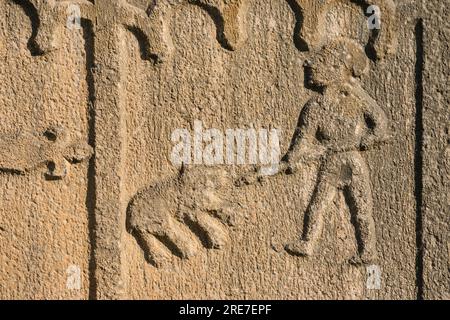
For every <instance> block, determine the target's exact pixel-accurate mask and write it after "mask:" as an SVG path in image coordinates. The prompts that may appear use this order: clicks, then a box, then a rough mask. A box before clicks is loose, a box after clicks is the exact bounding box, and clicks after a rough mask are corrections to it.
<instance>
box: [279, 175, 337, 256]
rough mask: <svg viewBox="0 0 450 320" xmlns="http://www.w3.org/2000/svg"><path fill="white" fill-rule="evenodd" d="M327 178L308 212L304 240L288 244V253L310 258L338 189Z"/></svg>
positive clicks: (320, 182)
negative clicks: (325, 215) (324, 217)
mask: <svg viewBox="0 0 450 320" xmlns="http://www.w3.org/2000/svg"><path fill="white" fill-rule="evenodd" d="M327 180H328V179H326V178H320V179H319V182H318V184H317V186H316V189H315V191H314V194H313V196H312V199H311V202H310V203H309V206H308V210H307V211H306V216H305V224H304V228H303V237H302V240H299V241H296V242H294V243H291V244H288V245H287V246H286V251H288V252H289V253H291V254H295V255H301V256H310V255H312V254H313V251H314V247H315V246H316V243H317V240H318V239H319V237H320V235H321V233H322V229H323V215H324V213H325V211H326V210H327V209H328V207H329V206H330V204H331V202H333V199H334V197H335V195H336V187H335V186H334V185H332V184H331V183H329V182H328V181H327Z"/></svg>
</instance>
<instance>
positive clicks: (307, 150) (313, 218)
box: [283, 39, 389, 263]
mask: <svg viewBox="0 0 450 320" xmlns="http://www.w3.org/2000/svg"><path fill="white" fill-rule="evenodd" d="M305 68H306V71H307V72H306V73H307V74H308V75H309V79H310V82H311V83H312V84H314V85H316V86H318V87H320V88H321V89H322V93H321V95H320V96H319V97H316V98H313V99H311V100H310V101H309V102H308V103H307V105H306V106H305V107H304V108H303V110H302V112H301V115H300V118H299V122H298V127H297V129H296V132H295V134H294V138H293V141H292V145H291V147H290V149H289V152H288V153H287V154H286V156H285V157H284V163H283V167H285V168H286V169H287V171H288V172H289V173H292V172H295V170H296V169H297V168H298V167H299V166H301V165H302V164H303V163H305V162H308V161H318V162H319V163H320V168H319V174H318V177H317V185H316V187H315V190H314V192H313V195H312V199H311V201H310V203H309V206H308V209H307V212H306V217H305V224H304V231H303V235H302V239H301V240H299V241H296V242H294V243H291V244H288V245H287V246H286V250H287V251H288V252H290V253H292V254H295V255H304V256H309V255H312V254H313V253H314V249H315V247H316V245H317V242H318V240H319V237H320V235H321V232H322V228H323V225H324V221H325V219H326V211H327V209H328V207H329V205H330V204H331V202H332V201H333V199H334V197H335V196H336V192H337V191H338V190H340V191H342V192H343V193H344V195H345V199H346V203H347V205H348V206H349V208H350V211H351V213H352V216H353V223H354V226H355V230H356V238H357V242H358V250H359V254H358V255H357V256H355V257H354V258H353V259H352V262H354V263H360V262H363V263H369V262H371V261H373V259H374V258H375V257H376V249H375V245H376V238H375V223H374V220H373V217H372V211H373V201H372V190H371V185H370V175H369V168H368V165H367V163H366V160H365V159H364V158H363V156H362V155H361V152H362V151H364V150H367V149H369V148H371V147H372V146H374V144H377V143H381V142H385V141H386V140H388V138H389V129H388V120H387V117H386V114H385V113H384V111H383V110H382V108H381V107H380V106H379V105H378V104H377V102H376V101H375V100H374V99H373V98H371V97H370V96H369V94H367V92H366V91H365V90H364V89H363V88H362V87H361V84H360V82H359V81H358V77H360V76H361V75H363V74H364V73H365V72H366V71H367V68H368V58H367V57H366V55H365V53H364V51H363V50H362V48H361V47H360V46H359V44H357V43H356V42H354V41H352V40H349V39H337V40H335V41H334V42H332V43H330V44H328V45H326V46H325V47H324V48H323V49H322V50H321V51H320V52H319V53H318V54H316V55H315V56H314V58H313V60H312V61H309V62H307V63H306V64H305Z"/></svg>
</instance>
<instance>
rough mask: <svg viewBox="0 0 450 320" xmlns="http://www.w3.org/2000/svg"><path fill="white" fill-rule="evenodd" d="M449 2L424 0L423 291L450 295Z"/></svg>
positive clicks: (429, 295) (428, 294)
mask: <svg viewBox="0 0 450 320" xmlns="http://www.w3.org/2000/svg"><path fill="white" fill-rule="evenodd" d="M449 14H450V12H449V8H448V6H445V5H444V3H442V2H440V1H425V2H424V6H423V11H422V17H423V22H422V26H420V27H419V30H418V31H419V32H422V33H423V38H422V39H423V53H424V58H423V61H422V63H423V72H424V74H423V78H422V87H423V88H422V93H423V97H422V98H423V128H422V129H423V149H422V152H423V199H422V200H423V202H422V213H423V220H422V223H423V226H422V227H423V248H422V249H421V250H423V251H421V254H422V255H423V256H422V259H423V275H424V277H423V288H422V290H423V296H424V298H426V299H446V300H448V299H450V238H449V235H450V232H449V222H450V221H449V218H450V217H449V213H450V198H449V194H450V193H449V190H450V184H449V183H450V127H449V126H450V109H449V96H450V95H449V65H450V61H449V56H448V52H449V42H450V28H449V27H450V25H449V23H448V20H447V19H446V17H447V16H448V15H449Z"/></svg>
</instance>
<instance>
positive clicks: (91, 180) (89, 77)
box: [82, 19, 97, 300]
mask: <svg viewBox="0 0 450 320" xmlns="http://www.w3.org/2000/svg"><path fill="white" fill-rule="evenodd" d="M82 27H83V37H84V46H85V54H86V83H87V87H88V95H89V96H88V101H87V102H88V111H87V112H88V115H87V116H88V139H89V145H90V146H92V147H93V148H94V150H95V145H96V143H95V110H94V104H95V83H94V73H93V70H94V66H95V46H94V27H93V25H92V22H91V21H90V20H86V19H82ZM95 161H96V158H95V153H94V155H93V156H92V158H91V159H90V161H89V166H88V173H87V192H86V208H87V211H88V230H89V243H90V254H89V271H88V272H89V274H88V277H89V291H88V297H89V299H91V300H93V299H96V296H97V281H96V278H95V270H96V268H97V264H96V262H95V248H96V246H97V241H96V234H95V230H96V217H95V205H96V194H97V191H96V179H95V177H96V173H95Z"/></svg>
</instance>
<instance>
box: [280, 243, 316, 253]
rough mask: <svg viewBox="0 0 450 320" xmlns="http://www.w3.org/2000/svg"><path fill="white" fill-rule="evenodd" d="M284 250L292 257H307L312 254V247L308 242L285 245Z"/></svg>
mask: <svg viewBox="0 0 450 320" xmlns="http://www.w3.org/2000/svg"><path fill="white" fill-rule="evenodd" d="M285 250H286V251H287V252H288V253H290V254H292V255H296V256H304V257H309V256H312V254H313V245H312V243H311V242H309V241H303V240H299V241H296V242H293V243H290V244H287V245H286V246H285Z"/></svg>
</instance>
